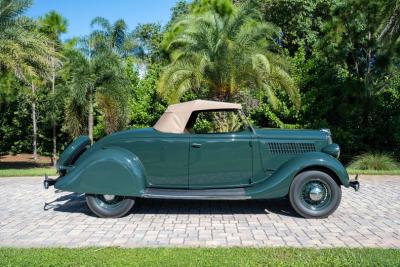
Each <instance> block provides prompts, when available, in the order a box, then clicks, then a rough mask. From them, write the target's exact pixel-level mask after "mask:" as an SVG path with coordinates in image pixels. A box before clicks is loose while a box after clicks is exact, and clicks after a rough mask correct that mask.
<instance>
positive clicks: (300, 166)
mask: <svg viewBox="0 0 400 267" xmlns="http://www.w3.org/2000/svg"><path fill="white" fill-rule="evenodd" d="M311 168H323V169H328V170H330V171H332V172H333V173H334V174H335V175H336V176H337V177H338V178H339V180H340V182H341V184H342V185H343V186H345V187H349V175H348V174H347V171H346V168H345V167H344V166H343V165H342V164H341V163H340V162H339V161H338V160H337V159H335V158H334V157H332V156H330V155H328V154H325V153H322V152H308V153H304V154H301V155H299V156H297V157H295V158H292V159H290V160H288V161H287V162H286V163H284V164H283V165H282V166H280V167H279V169H277V170H276V171H275V172H274V173H273V174H272V175H271V176H270V177H268V178H266V179H264V180H263V181H262V182H260V183H259V184H254V186H252V187H249V188H248V189H247V191H246V194H247V195H250V196H251V197H252V198H260V199H263V198H264V199H267V198H279V197H284V196H286V195H287V194H288V193H289V188H290V185H291V183H292V181H293V179H294V177H295V176H296V175H297V174H298V173H299V172H301V171H302V170H305V169H311Z"/></svg>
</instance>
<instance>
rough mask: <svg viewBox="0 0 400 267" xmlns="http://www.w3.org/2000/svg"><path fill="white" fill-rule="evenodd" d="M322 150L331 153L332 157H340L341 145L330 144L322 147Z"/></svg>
mask: <svg viewBox="0 0 400 267" xmlns="http://www.w3.org/2000/svg"><path fill="white" fill-rule="evenodd" d="M322 152H324V153H326V154H329V155H331V156H332V157H335V158H339V156H340V147H339V145H338V144H335V143H333V144H329V145H327V146H325V147H324V148H323V149H322Z"/></svg>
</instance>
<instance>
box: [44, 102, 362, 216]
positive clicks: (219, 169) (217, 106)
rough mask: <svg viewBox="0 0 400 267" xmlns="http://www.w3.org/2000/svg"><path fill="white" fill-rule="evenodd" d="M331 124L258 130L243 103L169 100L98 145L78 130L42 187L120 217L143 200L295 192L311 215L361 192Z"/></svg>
mask: <svg viewBox="0 0 400 267" xmlns="http://www.w3.org/2000/svg"><path fill="white" fill-rule="evenodd" d="M339 154H340V149H339V146H338V145H337V144H335V143H332V137H331V134H330V131H329V130H324V129H323V130H283V129H256V128H254V127H253V126H252V125H251V124H250V123H249V121H248V120H247V119H246V117H245V116H244V114H243V112H242V107H241V105H239V104H233V103H223V102H215V101H205V100H195V101H190V102H185V103H180V104H175V105H171V106H169V107H168V108H167V110H166V111H165V113H164V114H163V115H162V116H161V118H160V119H159V120H158V121H157V123H156V124H155V125H154V127H151V128H145V129H135V130H127V131H123V132H118V133H114V134H112V135H109V136H107V137H104V138H103V139H101V140H99V141H98V142H96V143H95V144H94V145H91V141H90V139H89V138H88V137H87V136H80V137H79V138H77V139H76V140H75V141H74V142H72V143H71V144H70V145H69V146H68V147H67V148H66V149H65V151H64V152H63V153H62V155H61V156H60V159H59V161H58V163H57V171H58V173H59V177H58V178H57V179H49V178H47V176H46V178H45V180H44V186H45V188H48V187H49V186H52V185H54V186H55V188H57V189H60V190H64V191H71V192H77V193H84V194H85V196H86V202H87V205H88V206H89V208H90V210H91V211H92V212H93V213H95V214H96V215H97V216H99V217H121V216H124V215H125V214H126V213H128V212H129V211H130V209H131V208H132V207H133V205H134V204H135V198H166V199H202V200H247V199H272V198H284V197H288V198H289V200H290V203H291V205H292V206H293V208H294V210H295V211H296V212H297V213H299V214H300V215H301V216H303V217H306V218H322V217H327V216H329V215H330V214H331V213H333V212H334V211H335V210H336V209H337V207H338V206H339V204H340V200H341V196H342V192H341V186H344V187H353V188H354V189H355V190H356V191H357V190H358V189H359V182H358V181H357V180H352V181H351V180H350V179H349V176H348V174H347V172H346V169H345V168H344V167H343V165H342V164H341V163H340V162H339V161H338V157H339Z"/></svg>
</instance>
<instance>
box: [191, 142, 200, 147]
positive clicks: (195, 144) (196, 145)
mask: <svg viewBox="0 0 400 267" xmlns="http://www.w3.org/2000/svg"><path fill="white" fill-rule="evenodd" d="M192 147H195V148H200V147H201V144H199V143H192Z"/></svg>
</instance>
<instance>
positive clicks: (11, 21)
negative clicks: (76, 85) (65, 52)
mask: <svg viewBox="0 0 400 267" xmlns="http://www.w3.org/2000/svg"><path fill="white" fill-rule="evenodd" d="M31 4H32V1H30V0H18V1H13V0H0V71H2V72H3V71H4V70H7V71H12V72H14V73H15V75H16V76H17V77H19V78H20V79H21V80H22V81H24V82H25V83H27V84H29V85H30V86H31V89H32V95H33V99H32V124H33V144H32V146H33V157H34V159H35V160H36V159H37V114H36V104H37V103H36V98H35V94H36V84H35V82H34V81H35V80H37V79H38V77H42V78H48V76H49V74H50V73H51V66H52V64H53V60H52V59H51V58H56V57H57V53H56V52H55V49H54V45H53V42H52V41H51V40H50V39H49V38H48V37H47V36H45V35H44V34H42V33H40V32H39V31H38V30H37V24H36V22H35V21H33V20H31V19H29V18H27V17H25V16H22V14H23V13H24V12H25V10H26V9H27V8H28V7H29V6H30V5H31Z"/></svg>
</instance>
